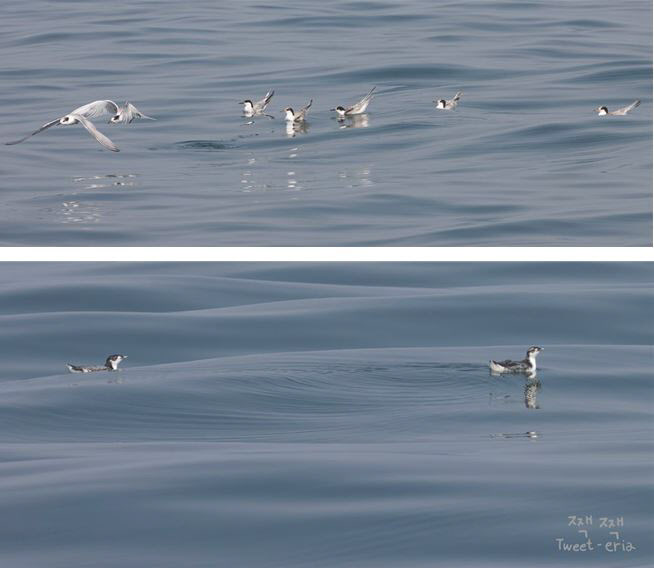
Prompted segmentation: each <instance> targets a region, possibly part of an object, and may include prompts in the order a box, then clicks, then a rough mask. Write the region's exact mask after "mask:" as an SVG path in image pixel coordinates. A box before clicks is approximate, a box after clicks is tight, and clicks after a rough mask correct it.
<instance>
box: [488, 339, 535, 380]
mask: <svg viewBox="0 0 654 568" xmlns="http://www.w3.org/2000/svg"><path fill="white" fill-rule="evenodd" d="M542 350H543V348H542V347H536V346H535V345H534V346H532V347H530V348H529V349H527V357H526V358H525V359H523V360H522V361H511V360H510V359H507V360H506V361H493V360H492V359H491V361H490V362H489V363H488V366H489V367H490V370H491V371H493V372H494V373H528V374H529V375H532V376H533V375H534V374H535V373H536V356H537V355H538V354H539V353H540V352H541V351H542Z"/></svg>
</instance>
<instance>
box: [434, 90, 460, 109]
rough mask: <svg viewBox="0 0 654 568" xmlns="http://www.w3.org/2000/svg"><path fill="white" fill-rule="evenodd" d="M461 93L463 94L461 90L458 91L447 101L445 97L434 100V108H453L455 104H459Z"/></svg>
mask: <svg viewBox="0 0 654 568" xmlns="http://www.w3.org/2000/svg"><path fill="white" fill-rule="evenodd" d="M461 95H463V91H459V92H458V93H457V94H456V95H454V97H453V98H451V99H450V100H449V101H447V100H445V99H440V100H438V101H434V102H435V103H436V108H437V109H439V110H454V109H455V108H456V106H457V105H458V104H459V99H460V98H461Z"/></svg>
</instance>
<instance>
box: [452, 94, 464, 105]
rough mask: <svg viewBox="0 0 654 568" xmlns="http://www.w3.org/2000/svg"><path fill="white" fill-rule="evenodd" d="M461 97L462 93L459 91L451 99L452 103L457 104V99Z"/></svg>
mask: <svg viewBox="0 0 654 568" xmlns="http://www.w3.org/2000/svg"><path fill="white" fill-rule="evenodd" d="M461 95H463V91H459V92H458V93H457V94H456V95H454V97H453V98H452V102H454V103H458V102H459V99H460V98H461Z"/></svg>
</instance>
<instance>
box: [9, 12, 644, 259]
mask: <svg viewBox="0 0 654 568" xmlns="http://www.w3.org/2000/svg"><path fill="white" fill-rule="evenodd" d="M651 23H652V7H651V2H649V1H647V0H624V1H621V2H615V1H609V0H599V1H595V0H594V1H592V2H590V1H575V2H570V1H567V0H566V1H555V2H550V1H548V2H545V1H507V2H479V1H467V2H466V1H463V2H438V3H434V2H429V1H427V0H409V1H406V2H385V1H382V2H376V1H363V2H351V1H344V0H337V1H335V2H328V3H325V2H321V3H319V2H307V1H306V0H305V1H285V2H282V3H279V2H277V3H265V2H253V1H250V0H247V1H242V2H241V1H239V2H220V3H217V2H213V1H209V0H194V1H192V2H184V3H180V2H172V1H162V2H149V1H143V0H141V1H136V2H129V3H127V2H122V1H118V2H110V3H97V2H96V3H88V2H74V1H59V2H56V3H53V2H47V1H43V0H35V1H31V2H9V3H5V5H4V6H3V13H2V18H1V19H0V49H1V50H2V55H3V64H2V67H1V68H0V81H1V83H2V89H0V124H2V126H1V127H0V139H2V140H4V141H8V140H13V139H16V138H18V137H20V136H22V135H24V134H27V133H28V132H30V131H31V130H33V129H35V128H36V127H38V126H39V125H40V124H43V123H44V122H46V121H49V120H52V119H53V118H55V117H57V116H61V115H63V114H65V113H68V112H70V111H71V110H72V109H74V108H76V107H77V106H79V105H81V104H84V103H86V102H88V101H92V100H96V99H107V98H109V99H114V100H116V101H118V102H120V101H122V100H125V99H128V100H130V101H132V102H134V103H135V104H136V105H137V106H138V107H139V108H140V109H141V110H143V111H144V112H145V113H146V114H149V115H152V116H155V117H156V118H157V121H156V122H145V121H142V122H138V123H134V124H132V125H130V126H128V127H118V126H113V125H112V126H109V125H106V124H104V123H103V122H98V126H99V128H100V129H101V130H102V131H104V132H105V133H106V134H107V135H109V136H110V138H111V139H112V140H113V141H114V142H115V143H116V144H117V145H118V146H119V147H120V148H121V152H120V153H118V154H114V153H112V152H108V151H106V150H103V149H102V148H101V147H100V146H99V145H98V144H97V143H95V142H94V141H93V140H92V139H91V138H90V136H88V134H86V132H84V131H83V129H82V128H81V127H79V126H76V127H68V128H63V127H58V128H54V129H50V130H49V131H47V132H44V133H42V134H39V135H38V136H36V137H34V138H32V139H30V140H29V141H27V142H25V143H23V144H21V145H19V146H11V147H9V146H2V147H1V149H0V155H1V160H0V179H2V182H1V185H0V244H3V245H28V246H35V245H41V246H43V245H53V246H70V245H72V246H104V245H112V246H129V245H142V246H150V245H156V246H159V245H212V246H220V245H239V246H240V245H246V246H252V245H255V246H262V245H290V246H293V245H298V246H304V245H314V246H324V245H332V246H340V245H416V246H440V245H448V246H459V245H461V246H463V245H477V246H486V245H510V246H532V245H533V246H544V245H548V246H571V245H577V246H599V245H602V246H634V245H639V246H646V245H651V235H652V225H651V221H652V161H651V157H652V143H651V139H652V106H651V91H652V60H651V53H652V29H651ZM374 85H376V86H377V96H376V98H375V99H374V100H373V102H372V104H371V106H370V108H369V112H368V115H367V117H365V119H362V120H359V121H346V122H345V123H343V124H341V123H339V122H337V121H336V120H335V119H334V117H333V116H332V115H333V113H330V112H329V110H328V109H330V108H331V107H333V106H336V105H339V104H341V105H347V104H351V103H353V102H355V101H356V100H358V99H359V98H360V97H361V96H362V95H364V94H365V93H366V92H367V91H368V90H369V89H370V88H371V87H372V86H374ZM270 88H274V89H275V92H276V95H275V97H274V98H273V100H272V104H271V107H270V111H271V112H272V113H273V114H274V115H275V116H276V118H275V120H270V119H266V118H261V119H257V120H256V121H255V123H254V124H251V125H247V124H245V123H246V122H247V121H246V120H243V119H242V118H241V117H240V109H241V107H240V106H239V105H238V104H237V102H238V101H240V100H242V99H243V98H260V97H262V96H263V95H264V93H265V92H266V91H267V90H268V89H270ZM460 89H462V90H463V91H464V96H463V98H462V101H461V104H460V107H459V108H458V109H457V110H456V111H455V112H442V111H436V110H435V109H434V108H433V104H432V102H431V101H432V100H433V99H435V98H441V97H444V98H449V97H451V96H453V95H454V93H455V92H456V91H458V90H460ZM311 98H313V99H314V105H313V108H312V110H311V113H310V115H309V122H308V125H307V128H306V131H300V132H291V133H290V135H289V133H288V132H287V130H286V128H285V126H284V124H283V122H282V121H281V113H280V110H281V109H282V108H284V107H285V106H288V105H290V106H293V107H298V106H301V105H303V104H305V103H306V102H307V101H308V100H309V99H311ZM637 98H639V99H641V100H642V101H643V104H642V105H641V106H640V107H639V108H637V109H636V110H635V111H634V112H633V114H630V115H629V116H626V117H604V118H600V117H598V116H597V115H596V114H594V113H593V109H594V108H596V107H597V106H599V105H602V104H606V105H608V106H609V107H610V108H615V107H617V106H622V105H625V104H628V103H630V102H632V101H633V100H634V99H637Z"/></svg>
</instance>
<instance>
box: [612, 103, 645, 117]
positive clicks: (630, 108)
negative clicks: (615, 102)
mask: <svg viewBox="0 0 654 568" xmlns="http://www.w3.org/2000/svg"><path fill="white" fill-rule="evenodd" d="M639 104H640V101H634V102H633V103H631V104H630V105H629V106H626V107H624V108H621V109H618V110H616V111H615V112H616V113H618V112H619V113H620V114H627V113H628V112H629V111H632V110H634V109H635V108H636V107H637V106H638V105H639Z"/></svg>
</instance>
